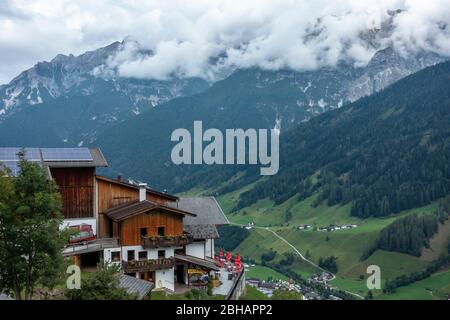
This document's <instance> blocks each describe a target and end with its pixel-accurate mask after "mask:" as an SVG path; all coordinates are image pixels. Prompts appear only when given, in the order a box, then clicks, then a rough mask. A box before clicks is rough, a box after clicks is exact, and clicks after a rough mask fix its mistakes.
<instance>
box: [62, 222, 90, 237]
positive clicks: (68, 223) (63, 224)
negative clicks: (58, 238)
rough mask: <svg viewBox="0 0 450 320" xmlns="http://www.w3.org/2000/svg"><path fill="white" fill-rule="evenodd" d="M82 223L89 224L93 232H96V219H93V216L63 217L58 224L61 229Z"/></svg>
mask: <svg viewBox="0 0 450 320" xmlns="http://www.w3.org/2000/svg"><path fill="white" fill-rule="evenodd" d="M82 223H85V224H90V225H91V226H92V231H93V232H94V234H95V235H96V234H97V220H95V218H79V219H64V220H63V223H62V224H61V225H60V226H59V229H60V230H62V229H64V228H68V227H70V226H76V225H80V224H82Z"/></svg>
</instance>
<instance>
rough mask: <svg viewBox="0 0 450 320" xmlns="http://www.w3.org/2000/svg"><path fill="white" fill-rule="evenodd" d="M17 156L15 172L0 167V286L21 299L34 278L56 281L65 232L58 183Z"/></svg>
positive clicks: (27, 296) (48, 282)
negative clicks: (6, 173)
mask: <svg viewBox="0 0 450 320" xmlns="http://www.w3.org/2000/svg"><path fill="white" fill-rule="evenodd" d="M19 157H20V162H19V168H20V173H19V175H18V176H17V177H8V176H6V175H5V173H4V172H3V173H1V172H0V190H1V192H0V291H5V292H7V293H13V295H14V297H15V298H16V299H18V300H21V299H31V298H32V296H33V292H34V289H35V286H36V285H37V284H38V283H41V284H42V285H44V286H48V287H52V286H53V285H54V284H55V282H56V280H57V277H58V275H59V272H60V270H61V267H62V265H63V258H62V255H61V251H62V249H63V247H64V244H65V241H66V238H65V232H62V231H60V230H59V225H60V224H61V222H62V215H61V213H60V209H61V199H60V195H59V193H58V191H57V188H56V184H55V183H54V182H53V180H51V179H48V177H47V174H46V172H45V170H43V169H42V168H41V167H39V166H37V165H36V164H33V163H31V162H28V161H26V160H25V158H24V154H23V153H20V154H19Z"/></svg>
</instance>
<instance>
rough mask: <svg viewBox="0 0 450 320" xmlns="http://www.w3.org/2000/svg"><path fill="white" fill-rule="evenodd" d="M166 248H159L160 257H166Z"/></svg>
mask: <svg viewBox="0 0 450 320" xmlns="http://www.w3.org/2000/svg"><path fill="white" fill-rule="evenodd" d="M165 257H166V250H158V258H165Z"/></svg>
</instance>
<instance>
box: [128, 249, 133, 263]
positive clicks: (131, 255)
mask: <svg viewBox="0 0 450 320" xmlns="http://www.w3.org/2000/svg"><path fill="white" fill-rule="evenodd" d="M127 258H128V261H132V260H134V250H128V252H127Z"/></svg>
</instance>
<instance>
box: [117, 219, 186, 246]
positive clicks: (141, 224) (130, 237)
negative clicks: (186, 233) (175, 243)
mask: <svg viewBox="0 0 450 320" xmlns="http://www.w3.org/2000/svg"><path fill="white" fill-rule="evenodd" d="M159 227H163V228H164V236H182V235H183V216H182V215H180V214H176V213H169V212H166V211H160V210H154V211H150V212H148V213H142V214H139V215H136V216H133V217H130V218H128V219H126V220H124V221H121V222H119V229H120V230H119V239H120V245H122V246H138V245H141V244H142V239H141V229H143V228H145V229H146V234H147V236H149V237H154V236H157V235H158V228H159Z"/></svg>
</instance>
